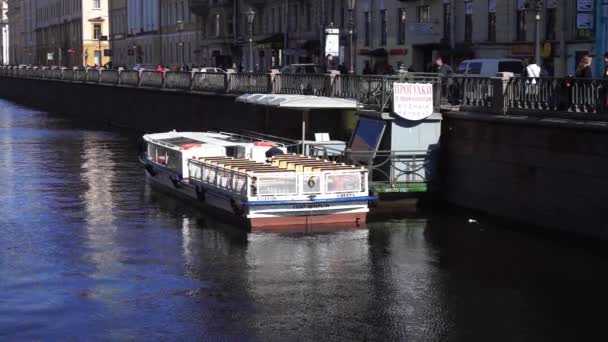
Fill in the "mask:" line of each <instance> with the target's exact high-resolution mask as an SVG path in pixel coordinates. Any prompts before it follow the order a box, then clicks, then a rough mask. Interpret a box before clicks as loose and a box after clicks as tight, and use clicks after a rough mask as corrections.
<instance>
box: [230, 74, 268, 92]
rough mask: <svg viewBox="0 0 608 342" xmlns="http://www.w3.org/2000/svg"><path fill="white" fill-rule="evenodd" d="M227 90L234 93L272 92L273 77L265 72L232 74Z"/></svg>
mask: <svg viewBox="0 0 608 342" xmlns="http://www.w3.org/2000/svg"><path fill="white" fill-rule="evenodd" d="M227 80H228V86H227V91H228V92H229V93H233V94H244V93H270V91H271V90H272V89H271V87H272V85H271V77H270V75H269V74H264V73H240V74H230V77H229V78H227Z"/></svg>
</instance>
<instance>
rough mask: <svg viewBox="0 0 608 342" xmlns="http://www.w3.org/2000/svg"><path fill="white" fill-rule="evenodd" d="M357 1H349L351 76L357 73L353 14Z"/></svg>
mask: <svg viewBox="0 0 608 342" xmlns="http://www.w3.org/2000/svg"><path fill="white" fill-rule="evenodd" d="M356 3H357V0H348V39H349V43H350V58H349V62H350V68H349V70H348V72H349V73H350V74H354V73H355V45H354V44H353V31H354V29H355V20H354V18H353V12H354V11H355V5H356Z"/></svg>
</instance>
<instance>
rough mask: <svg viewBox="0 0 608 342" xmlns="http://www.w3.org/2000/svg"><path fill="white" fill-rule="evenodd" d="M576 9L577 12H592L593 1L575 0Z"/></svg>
mask: <svg viewBox="0 0 608 342" xmlns="http://www.w3.org/2000/svg"><path fill="white" fill-rule="evenodd" d="M576 9H577V10H578V11H583V12H585V11H593V0H577V1H576Z"/></svg>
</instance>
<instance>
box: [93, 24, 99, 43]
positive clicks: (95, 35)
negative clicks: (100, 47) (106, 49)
mask: <svg viewBox="0 0 608 342" xmlns="http://www.w3.org/2000/svg"><path fill="white" fill-rule="evenodd" d="M93 39H98V40H99V39H101V24H93Z"/></svg>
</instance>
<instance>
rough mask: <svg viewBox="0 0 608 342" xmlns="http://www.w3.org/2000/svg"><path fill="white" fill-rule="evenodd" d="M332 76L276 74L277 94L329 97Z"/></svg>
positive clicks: (275, 86) (274, 90) (274, 88)
mask: <svg viewBox="0 0 608 342" xmlns="http://www.w3.org/2000/svg"><path fill="white" fill-rule="evenodd" d="M330 89H331V76H329V75H326V74H276V75H275V76H274V82H273V93H275V94H297V95H315V96H329V90H330Z"/></svg>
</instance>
